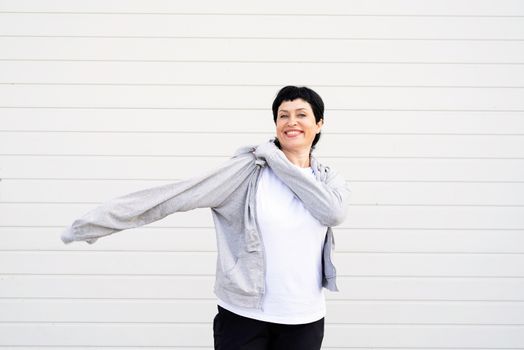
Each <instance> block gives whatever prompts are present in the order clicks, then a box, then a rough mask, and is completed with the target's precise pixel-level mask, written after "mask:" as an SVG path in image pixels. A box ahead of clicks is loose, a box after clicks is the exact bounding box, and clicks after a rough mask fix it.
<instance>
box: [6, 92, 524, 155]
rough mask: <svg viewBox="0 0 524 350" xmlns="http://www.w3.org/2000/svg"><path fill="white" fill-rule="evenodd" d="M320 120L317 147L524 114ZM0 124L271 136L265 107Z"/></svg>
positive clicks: (54, 112) (58, 114)
mask: <svg viewBox="0 0 524 350" xmlns="http://www.w3.org/2000/svg"><path fill="white" fill-rule="evenodd" d="M277 89H278V88H275V94H276V91H277ZM326 103H329V101H326ZM324 117H325V120H324V126H323V131H322V132H323V134H324V135H325V136H324V138H323V140H322V142H321V143H319V146H321V145H322V144H323V143H324V140H327V139H329V137H330V135H331V134H337V133H348V134H359V133H370V134H378V133H388V134H391V133H392V134H395V133H398V134H406V133H407V134H417V133H421V134H494V135H497V134H524V112H510V113H508V112H464V111H463V112H446V111H440V112H439V111H349V110H330V108H329V105H328V106H327V110H326V112H325V115H324ZM2 120H3V121H4V122H3V123H1V124H0V130H1V131H85V132H178V133H189V132H192V133H202V132H210V133H224V134H230V133H253V134H263V135H265V134H271V135H274V133H275V124H274V123H273V115H272V112H271V110H270V105H268V106H267V109H265V110H235V109H232V110H216V109H215V110H213V109H211V110H205V109H203V110H192V109H181V110H175V111H173V110H162V109H148V110H142V109H128V110H114V109H107V110H104V109H46V108H43V109H41V108H21V109H17V108H4V109H2ZM254 138H256V136H254Z"/></svg>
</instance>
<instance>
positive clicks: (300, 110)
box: [276, 98, 322, 152]
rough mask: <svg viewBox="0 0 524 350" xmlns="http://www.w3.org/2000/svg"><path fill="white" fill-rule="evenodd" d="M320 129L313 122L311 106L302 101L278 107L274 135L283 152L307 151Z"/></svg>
mask: <svg viewBox="0 0 524 350" xmlns="http://www.w3.org/2000/svg"><path fill="white" fill-rule="evenodd" d="M321 128H322V120H320V121H319V122H318V123H317V122H316V121H315V115H314V114H313V110H312V109H311V105H310V104H309V103H308V102H306V101H304V100H303V99H300V98H298V99H295V100H293V101H284V102H282V104H281V105H280V106H279V107H278V112H277V122H276V133H277V138H278V140H279V141H280V145H281V146H282V150H284V151H307V152H309V150H310V149H311V145H312V144H313V139H314V138H315V136H316V134H318V133H319V132H320V129H321Z"/></svg>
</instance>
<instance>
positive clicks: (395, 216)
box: [0, 203, 524, 239]
mask: <svg viewBox="0 0 524 350" xmlns="http://www.w3.org/2000/svg"><path fill="white" fill-rule="evenodd" d="M94 207H95V205H94V204H76V203H69V204H67V203H63V204H54V203H28V204H26V203H0V211H1V212H2V213H5V219H2V220H3V225H4V226H26V227H27V226H57V227H61V226H63V227H65V226H67V225H69V224H70V223H71V222H72V221H73V220H74V219H76V218H78V217H80V216H81V215H83V214H84V213H86V212H87V211H89V210H91V209H93V208H94ZM28 213H30V215H28ZM150 225H151V226H154V227H211V226H212V225H213V220H212V218H211V212H210V210H209V209H196V210H192V211H189V212H184V213H181V212H179V213H175V214H173V215H168V216H167V217H165V218H164V219H162V220H160V221H157V222H154V223H152V224H150ZM340 227H347V228H363V229H368V228H374V229H379V228H398V229H400V228H403V229H457V230H458V229H484V230H485V229H488V230H497V229H504V230H507V229H511V230H522V229H523V228H524V207H477V206H377V205H370V206H359V205H350V208H349V215H348V216H347V218H346V220H345V221H344V222H343V223H342V224H341V226H340ZM119 237H121V235H119ZM120 239H124V237H122V238H120Z"/></svg>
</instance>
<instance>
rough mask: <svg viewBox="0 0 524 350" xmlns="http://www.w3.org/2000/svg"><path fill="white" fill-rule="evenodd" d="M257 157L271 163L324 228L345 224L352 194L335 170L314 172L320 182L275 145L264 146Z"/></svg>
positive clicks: (257, 151)
mask: <svg viewBox="0 0 524 350" xmlns="http://www.w3.org/2000/svg"><path fill="white" fill-rule="evenodd" d="M255 156H257V157H258V158H262V159H264V160H265V161H266V162H267V163H268V165H269V166H270V167H271V169H272V170H273V172H274V173H275V174H276V175H277V176H278V177H279V178H280V179H281V180H282V182H284V183H285V184H286V185H287V186H288V187H289V188H290V189H291V190H292V191H293V192H294V193H295V194H296V195H297V197H298V198H299V199H300V200H301V201H302V202H303V203H304V206H305V207H306V208H307V209H308V210H309V212H310V213H311V214H312V215H313V216H314V217H315V218H316V219H317V220H318V221H319V222H320V223H321V224H323V225H326V226H336V225H339V224H341V223H342V222H343V221H344V219H345V217H346V215H347V209H348V200H349V194H350V192H351V190H350V189H349V187H348V185H347V183H346V181H345V180H344V178H343V177H342V176H340V175H339V174H337V173H336V172H335V171H334V170H332V169H330V168H324V167H320V169H315V170H314V171H315V172H317V176H316V178H314V177H312V176H307V175H306V174H304V173H303V172H302V171H300V169H299V168H298V167H297V166H296V165H294V164H292V163H291V162H290V161H289V160H288V159H287V157H286V155H285V154H284V153H283V152H282V151H281V150H280V149H278V148H277V147H276V146H275V144H274V143H273V142H268V143H266V144H262V145H260V146H259V147H258V148H257V149H256V150H255Z"/></svg>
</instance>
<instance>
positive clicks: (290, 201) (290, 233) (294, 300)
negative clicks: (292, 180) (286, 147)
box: [218, 167, 327, 324]
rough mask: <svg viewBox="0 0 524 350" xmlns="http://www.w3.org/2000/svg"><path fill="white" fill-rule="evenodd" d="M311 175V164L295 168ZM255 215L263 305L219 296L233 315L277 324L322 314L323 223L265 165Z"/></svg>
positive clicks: (294, 322)
mask: <svg viewBox="0 0 524 350" xmlns="http://www.w3.org/2000/svg"><path fill="white" fill-rule="evenodd" d="M299 169H301V170H302V171H303V172H304V173H305V174H306V175H307V176H314V174H313V172H312V169H311V168H299ZM256 203H257V208H256V212H257V219H258V225H259V228H260V231H261V235H262V239H263V242H264V248H265V252H266V294H265V296H264V300H263V306H262V310H259V309H248V308H242V307H237V306H234V305H230V304H228V303H225V302H223V301H222V300H219V301H218V304H219V305H220V306H222V307H223V308H225V309H227V310H229V311H231V312H233V313H236V314H238V315H241V316H244V317H249V318H253V319H257V320H261V321H267V322H273V323H282V324H303V323H310V322H314V321H318V320H319V319H321V318H322V317H324V316H325V314H326V305H325V299H324V292H323V289H322V247H323V245H324V240H325V237H326V232H327V227H326V226H323V225H321V224H320V223H319V222H318V220H317V219H315V218H314V217H313V216H312V215H311V213H310V212H309V211H308V210H307V209H306V208H305V207H304V205H303V204H302V201H301V200H300V199H298V198H297V197H296V196H295V194H294V193H293V192H292V191H291V190H290V189H289V187H287V185H285V184H284V183H283V182H282V181H281V180H280V179H279V178H278V177H277V176H276V175H275V173H274V172H273V171H272V170H271V168H269V167H265V168H263V170H262V174H261V178H260V181H259V183H258V189H257V194H256Z"/></svg>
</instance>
